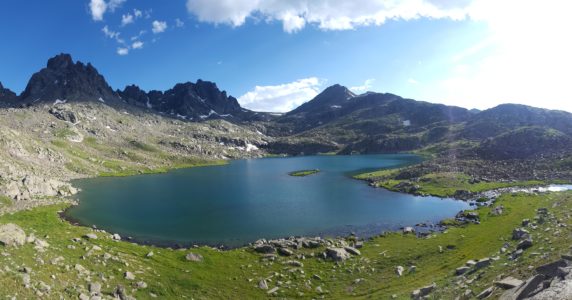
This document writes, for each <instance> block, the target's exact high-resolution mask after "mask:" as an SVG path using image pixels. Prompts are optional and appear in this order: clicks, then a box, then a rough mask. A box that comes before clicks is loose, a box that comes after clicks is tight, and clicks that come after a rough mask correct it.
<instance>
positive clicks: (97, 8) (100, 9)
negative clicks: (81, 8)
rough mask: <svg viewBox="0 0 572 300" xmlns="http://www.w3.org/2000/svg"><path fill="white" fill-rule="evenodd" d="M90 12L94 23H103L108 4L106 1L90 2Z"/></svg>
mask: <svg viewBox="0 0 572 300" xmlns="http://www.w3.org/2000/svg"><path fill="white" fill-rule="evenodd" d="M89 10H90V12H91V18H92V19H93V20H94V21H102V20H103V15H104V14H105V11H106V10H107V3H105V1H104V0H91V1H90V2H89Z"/></svg>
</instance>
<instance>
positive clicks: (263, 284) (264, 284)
mask: <svg viewBox="0 0 572 300" xmlns="http://www.w3.org/2000/svg"><path fill="white" fill-rule="evenodd" d="M258 288H259V289H263V290H267V289H268V283H267V282H266V279H262V280H260V281H259V282H258Z"/></svg>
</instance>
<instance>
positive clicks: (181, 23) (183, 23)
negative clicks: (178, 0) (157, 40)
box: [175, 18, 185, 27]
mask: <svg viewBox="0 0 572 300" xmlns="http://www.w3.org/2000/svg"><path fill="white" fill-rule="evenodd" d="M175 26H176V27H183V26H185V22H183V21H181V19H179V18H176V19H175Z"/></svg>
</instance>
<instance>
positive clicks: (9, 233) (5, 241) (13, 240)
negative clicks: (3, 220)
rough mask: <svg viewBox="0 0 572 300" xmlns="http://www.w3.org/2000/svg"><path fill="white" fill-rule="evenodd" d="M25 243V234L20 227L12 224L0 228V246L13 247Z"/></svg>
mask: <svg viewBox="0 0 572 300" xmlns="http://www.w3.org/2000/svg"><path fill="white" fill-rule="evenodd" d="M25 243H26V233H25V232H24V230H23V229H22V228H20V226H18V225H16V224H12V223H8V224H4V225H2V226H0V244H2V245H4V246H7V247H13V246H22V245H24V244H25Z"/></svg>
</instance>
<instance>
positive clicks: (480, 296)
mask: <svg viewBox="0 0 572 300" xmlns="http://www.w3.org/2000/svg"><path fill="white" fill-rule="evenodd" d="M494 289H495V288H494V287H492V286H491V287H489V288H487V289H485V290H484V291H482V292H481V293H479V294H478V295H477V299H485V298H487V297H488V296H490V295H491V294H492V293H493V291H494Z"/></svg>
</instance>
